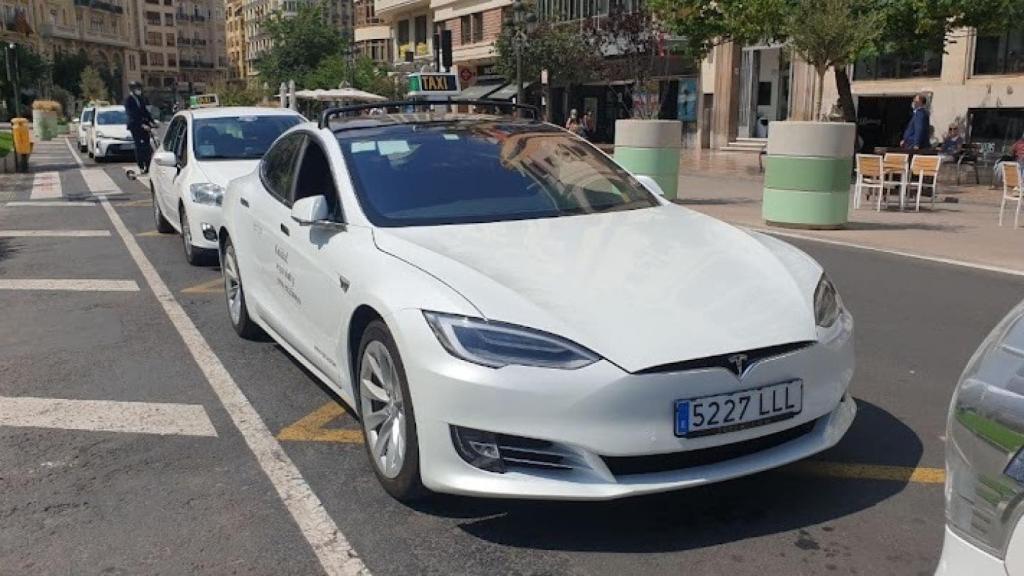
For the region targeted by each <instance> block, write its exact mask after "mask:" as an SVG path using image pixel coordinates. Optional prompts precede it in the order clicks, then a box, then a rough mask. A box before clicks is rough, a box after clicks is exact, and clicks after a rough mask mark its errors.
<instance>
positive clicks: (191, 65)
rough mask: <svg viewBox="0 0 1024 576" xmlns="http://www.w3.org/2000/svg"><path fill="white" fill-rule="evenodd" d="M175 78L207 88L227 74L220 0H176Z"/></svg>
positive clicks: (199, 89)
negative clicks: (176, 69)
mask: <svg viewBox="0 0 1024 576" xmlns="http://www.w3.org/2000/svg"><path fill="white" fill-rule="evenodd" d="M176 5H177V6H176V11H175V20H176V21H177V45H178V68H179V75H178V82H179V84H186V85H188V86H191V87H192V91H193V92H199V93H201V92H207V91H209V90H211V89H212V88H213V86H214V84H216V83H217V82H219V81H223V80H224V79H226V78H227V68H228V57H227V38H226V30H225V18H224V9H225V4H224V1H223V0H185V1H179V2H176Z"/></svg>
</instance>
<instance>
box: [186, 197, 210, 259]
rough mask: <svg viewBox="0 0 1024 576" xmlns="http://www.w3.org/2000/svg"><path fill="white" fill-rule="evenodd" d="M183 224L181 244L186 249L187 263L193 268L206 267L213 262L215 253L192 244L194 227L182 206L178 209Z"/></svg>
mask: <svg viewBox="0 0 1024 576" xmlns="http://www.w3.org/2000/svg"><path fill="white" fill-rule="evenodd" d="M178 213H179V214H180V222H179V223H180V224H181V243H182V246H183V247H184V249H185V261H186V262H188V263H189V264H191V265H193V266H206V265H208V264H210V263H211V262H212V261H213V257H214V254H215V252H214V251H213V250H209V249H207V248H200V247H198V246H196V245H195V244H193V243H192V227H191V225H190V224H189V221H188V212H187V211H186V210H185V206H184V205H182V206H180V207H179V209H178Z"/></svg>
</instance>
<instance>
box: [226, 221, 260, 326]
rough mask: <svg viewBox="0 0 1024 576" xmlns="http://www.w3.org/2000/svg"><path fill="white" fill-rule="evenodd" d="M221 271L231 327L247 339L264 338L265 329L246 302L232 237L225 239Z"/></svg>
mask: <svg viewBox="0 0 1024 576" xmlns="http://www.w3.org/2000/svg"><path fill="white" fill-rule="evenodd" d="M221 262H222V265H221V271H222V273H223V276H224V295H225V296H226V298H227V304H228V318H229V319H230V320H231V327H232V328H234V329H235V333H237V334H238V335H239V336H241V337H242V338H245V339H246V340H262V339H263V338H264V337H265V335H264V332H263V329H262V328H260V327H259V326H257V325H256V323H255V322H253V320H252V318H250V317H249V307H248V306H247V305H246V303H245V290H243V289H242V274H241V273H240V272H239V268H238V258H237V257H236V256H235V246H234V245H233V244H232V243H231V238H225V239H224V252H223V254H222V255H221Z"/></svg>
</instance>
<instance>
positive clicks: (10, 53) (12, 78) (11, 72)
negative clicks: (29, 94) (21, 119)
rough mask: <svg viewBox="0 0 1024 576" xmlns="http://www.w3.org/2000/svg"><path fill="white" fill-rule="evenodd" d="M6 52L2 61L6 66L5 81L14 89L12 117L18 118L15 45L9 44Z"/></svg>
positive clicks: (19, 106) (19, 107)
mask: <svg viewBox="0 0 1024 576" xmlns="http://www.w3.org/2000/svg"><path fill="white" fill-rule="evenodd" d="M6 48H7V50H5V53H4V61H5V63H6V64H7V80H8V81H9V82H10V83H11V87H12V88H13V89H14V116H13V117H18V116H20V115H21V114H20V112H21V103H20V102H18V100H19V97H18V96H19V94H18V93H19V90H18V53H17V52H16V51H15V48H17V44H15V43H14V42H11V43H10V44H8V45H7V46H6Z"/></svg>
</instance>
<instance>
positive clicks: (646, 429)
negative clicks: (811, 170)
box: [395, 310, 856, 500]
mask: <svg viewBox="0 0 1024 576" xmlns="http://www.w3.org/2000/svg"><path fill="white" fill-rule="evenodd" d="M398 316H399V318H396V319H395V321H396V322H398V323H399V329H398V330H396V331H395V332H396V338H398V340H399V341H398V344H399V348H400V351H401V353H402V357H403V364H404V366H405V370H406V375H407V378H408V381H409V387H410V394H411V395H412V399H413V406H414V408H415V410H416V424H417V431H418V436H419V445H420V455H421V463H420V473H421V477H422V480H423V483H424V484H425V485H426V486H427V487H428V488H430V489H431V490H434V491H438V492H450V493H457V494H467V495H481V496H492V497H510V498H517V497H527V498H549V499H567V500H604V499H612V498H620V497H624V496H631V495H638V494H646V493H653V492H662V491H668V490H676V489H680V488H688V487H692V486H698V485H701V484H707V483H710V482H718V481H722V480H727V479H730V478H735V477H739V476H743V475H747V474H752V473H755V472H760V471H763V470H767V469H770V468H775V467H778V466H782V465H784V464H787V463H790V462H793V461H796V460H800V459H802V458H805V457H807V456H810V455H812V454H815V453H817V452H821V451H822V450H825V449H827V448H829V447H831V446H833V445H834V444H836V443H837V442H838V441H839V440H840V438H842V436H843V434H845V432H846V430H847V429H848V428H849V427H850V425H851V423H852V421H853V418H854V416H855V414H856V405H855V403H854V402H853V400H852V398H850V397H849V396H848V395H847V393H846V390H847V388H848V386H849V383H850V380H851V379H852V377H853V365H854V359H853V332H852V331H853V322H852V320H851V319H850V317H849V315H848V314H845V313H844V315H843V317H842V319H841V321H840V323H839V324H838V325H837V327H836V329H835V331H834V333H833V334H831V335H829V336H828V337H827V338H823V339H822V341H820V342H818V343H816V344H814V345H812V346H810V347H808V348H805V349H803V350H800V351H797V352H793V353H790V354H785V355H782V356H778V357H775V358H771V359H766V360H763V361H761V362H759V363H758V364H756V365H754V366H752V367H751V368H750V369H749V370H748V371H747V372H746V373H745V374H744V376H743V378H742V380H741V379H739V378H737V377H736V376H734V375H733V374H732V373H730V372H728V371H726V370H723V369H718V368H709V369H701V370H691V371H685V372H674V373H673V372H667V373H653V374H630V373H627V372H625V371H623V370H622V369H620V368H618V367H617V366H615V365H614V364H612V363H610V362H607V361H600V362H597V363H596V364H593V365H591V366H587V367H585V368H581V369H579V370H549V369H539V368H528V367H522V366H508V367H505V368H501V369H498V370H494V369H490V368H485V367H481V366H476V365H474V364H470V363H467V362H463V361H461V360H458V359H456V358H454V357H452V356H450V355H449V354H448V353H447V352H446V351H445V350H444V349H443V348H442V347H441V345H440V344H439V343H438V341H437V339H436V337H435V336H434V334H433V333H432V332H431V331H430V329H429V327H428V326H427V324H426V322H425V321H424V319H423V315H422V313H421V312H420V311H418V310H407V311H403V312H401V313H400V314H399V315H398ZM794 378H800V379H802V380H803V381H804V398H803V410H802V412H800V413H799V414H797V415H796V416H794V417H793V418H790V419H787V420H784V421H780V422H774V423H771V424H767V425H763V426H758V427H755V428H750V429H746V430H740V431H736V432H728V433H723V434H717V435H711V436H704V437H698V438H689V439H688V438H678V437H676V436H675V434H674V430H673V406H674V402H675V401H676V400H678V399H685V398H697V397H701V396H706V395H711V394H722V393H729V392H734V391H739V390H746V389H753V388H759V387H761V386H766V385H770V384H776V383H779V382H784V381H788V380H792V379H794ZM452 425H455V426H459V427H465V428H471V429H475V430H483V431H488V432H493V433H496V434H500V435H506V436H513V437H519V438H526V439H531V440H541V441H546V442H549V443H551V446H552V447H551V448H545V451H547V452H554V453H558V454H560V455H561V456H562V457H563V459H562V462H564V463H566V464H568V465H569V468H570V469H568V470H566V469H559V470H549V469H538V468H532V467H516V466H514V465H513V466H510V467H508V469H507V471H506V472H505V473H503V474H502V473H495V472H487V471H484V470H481V469H479V468H476V467H474V466H472V465H470V464H468V463H467V462H466V461H465V460H463V459H462V457H460V456H459V454H458V453H457V452H456V450H455V448H454V447H453V444H452V434H451V426H452ZM796 428H800V432H801V433H800V434H799V435H796V436H792V435H790V436H789V437H785V435H786V433H787V431H790V432H792V431H793V430H794V429H796ZM768 436H773V437H785V438H784V440H785V441H781V442H778V443H769V444H764V443H763V442H762V440H763V439H764V438H765V437H768ZM757 442H761V444H760V445H763V446H765V447H764V448H763V449H758V450H756V451H749V450H748V451H743V450H740V451H737V452H735V453H736V454H739V455H738V456H736V457H734V458H724V459H723V458H718V459H712V460H709V461H710V462H712V463H709V464H699V463H698V464H697V465H686V466H682V467H677V468H673V467H672V466H673V464H670V463H671V462H676V461H678V460H679V459H678V458H677V456H678V455H679V453H682V452H691V451H697V450H704V452H705V453H707V452H714V450H706V449H714V448H717V447H729V448H733V447H736V446H739V445H756V443H757ZM669 455H673V456H669ZM661 460H664V461H665V463H664V464H663V465H660V466H659V464H660V461H661ZM637 461H640V462H639V463H640V466H638V467H637V466H632V464H633V463H637ZM623 462H625V463H626V465H625V466H623V465H621V464H622V463H623ZM652 462H653V464H654V466H653V467H652V466H651V464H652ZM652 469H654V470H656V471H650V470H652ZM613 470H615V472H614V473H613ZM631 470H643V472H638V473H633V472H632V471H631Z"/></svg>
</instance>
